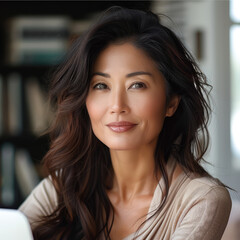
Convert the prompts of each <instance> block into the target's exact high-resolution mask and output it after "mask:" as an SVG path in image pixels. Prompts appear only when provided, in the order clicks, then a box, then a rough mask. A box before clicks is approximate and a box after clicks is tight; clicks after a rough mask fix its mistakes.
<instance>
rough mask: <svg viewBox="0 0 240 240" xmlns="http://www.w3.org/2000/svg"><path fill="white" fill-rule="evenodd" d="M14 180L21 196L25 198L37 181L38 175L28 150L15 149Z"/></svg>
mask: <svg viewBox="0 0 240 240" xmlns="http://www.w3.org/2000/svg"><path fill="white" fill-rule="evenodd" d="M15 172H16V181H17V183H18V186H19V189H20V192H21V194H22V197H23V198H26V197H27V196H28V195H29V194H30V193H31V191H32V190H33V189H34V187H35V186H36V185H37V184H38V183H39V181H40V179H39V175H38V173H37V171H36V168H35V165H34V163H33V162H32V159H31V156H30V154H29V152H28V151H27V150H25V149H17V150H16V153H15Z"/></svg>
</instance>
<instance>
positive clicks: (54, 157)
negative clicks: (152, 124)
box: [33, 7, 210, 240]
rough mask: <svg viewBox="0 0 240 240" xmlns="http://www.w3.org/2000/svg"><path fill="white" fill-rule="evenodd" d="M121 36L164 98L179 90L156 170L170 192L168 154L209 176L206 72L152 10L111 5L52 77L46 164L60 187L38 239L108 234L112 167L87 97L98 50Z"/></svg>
mask: <svg viewBox="0 0 240 240" xmlns="http://www.w3.org/2000/svg"><path fill="white" fill-rule="evenodd" d="M119 41H121V42H130V43H131V44H133V45H134V46H135V47H136V48H139V49H141V50H143V51H144V52H145V53H146V54H147V55H148V56H149V57H151V59H152V60H153V61H154V62H155V63H156V65H157V67H158V70H159V71H160V72H161V73H162V74H163V76H164V79H165V81H166V84H167V99H170V98H171V96H173V95H178V96H180V98H181V100H180V103H179V106H178V108H177V110H176V112H175V114H174V115H173V116H172V117H169V118H166V119H165V122H164V125H163V129H162V131H161V133H160V135H159V138H158V142H157V146H156V150H155V168H156V169H157V170H158V171H159V170H160V171H161V174H162V176H163V178H164V181H165V184H166V189H167V193H168V189H169V183H168V177H167V173H166V170H165V168H164V166H165V164H166V163H167V162H168V159H169V156H170V155H173V156H174V157H175V159H176V161H177V162H178V163H179V164H181V166H183V168H184V169H186V170H187V171H190V172H194V173H197V174H199V175H201V176H205V175H208V176H209V174H208V173H207V172H206V171H205V170H204V168H203V167H202V166H201V165H200V162H201V161H202V160H203V155H204V153H205V152H206V150H207V147H208V143H209V136H208V131H207V123H208V119H209V112H210V107H209V99H208V95H209V87H210V86H209V85H208V84H207V82H206V78H205V75H204V74H203V73H202V72H201V71H200V69H199V67H198V66H197V64H196V62H195V61H194V59H193V57H192V56H191V54H190V53H189V52H188V51H187V50H186V48H185V47H184V45H183V44H182V42H181V41H180V40H179V38H178V37H177V36H176V35H175V34H174V33H173V32H172V31H171V30H170V29H168V28H167V27H165V26H163V25H162V24H161V22H160V19H159V17H158V16H157V15H156V14H154V13H152V12H150V11H148V12H145V11H141V10H133V9H125V8H122V7H111V8H110V9H108V10H107V11H105V12H104V13H103V15H102V16H101V17H100V18H99V19H98V21H97V23H96V24H95V25H93V26H92V27H91V28H90V29H89V30H88V31H87V32H86V33H85V34H83V35H82V36H81V37H80V38H78V39H77V40H76V41H75V42H74V43H73V45H72V47H71V49H70V50H69V53H68V54H67V56H66V58H65V60H64V61H63V62H62V64H61V65H60V66H59V67H58V69H57V70H56V72H55V74H54V76H53V79H52V81H51V85H50V90H49V93H50V99H51V101H52V103H53V104H55V106H56V117H55V120H54V122H53V124H52V126H51V129H50V131H49V134H50V138H51V145H50V150H49V151H48V153H47V154H46V156H45V157H44V165H45V167H46V169H47V170H48V173H49V175H50V177H51V179H52V182H53V184H54V186H55V189H56V191H57V195H58V206H57V208H56V209H55V211H54V212H53V213H52V214H51V215H50V216H47V217H44V218H43V220H42V222H41V223H39V224H38V225H37V227H35V229H34V230H33V232H34V236H35V238H36V239H44V240H46V239H88V240H92V239H110V236H109V235H110V231H111V226H112V223H113V221H114V212H113V207H112V205H111V202H110V200H109V198H108V195H107V193H106V188H107V185H106V176H110V177H111V176H112V171H113V169H112V164H111V158H110V154H109V149H108V148H107V147H106V146H105V145H104V144H103V143H101V142H100V141H99V140H98V139H97V138H96V137H95V135H94V134H93V131H92V128H91V123H90V119H89V115H88V112H87V109H86V97H87V95H88V90H89V84H90V80H91V74H92V68H93V65H94V63H95V61H96V58H97V57H98V56H99V54H100V53H101V51H103V50H104V49H105V48H106V47H107V46H108V45H109V44H114V43H116V42H119ZM166 198H167V195H166V197H165V200H166ZM162 205H163V203H159V208H158V210H157V211H160V210H161V206H162Z"/></svg>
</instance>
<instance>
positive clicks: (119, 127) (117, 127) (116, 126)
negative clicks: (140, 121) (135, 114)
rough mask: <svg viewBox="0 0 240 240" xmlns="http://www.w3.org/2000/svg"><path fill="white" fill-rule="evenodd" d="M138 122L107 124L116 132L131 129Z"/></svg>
mask: <svg viewBox="0 0 240 240" xmlns="http://www.w3.org/2000/svg"><path fill="white" fill-rule="evenodd" d="M136 125H137V124H135V123H131V122H125V121H122V122H112V123H109V124H107V127H109V129H110V130H112V131H113V132H116V133H123V132H127V131H129V130H131V129H132V128H134V127H135V126H136Z"/></svg>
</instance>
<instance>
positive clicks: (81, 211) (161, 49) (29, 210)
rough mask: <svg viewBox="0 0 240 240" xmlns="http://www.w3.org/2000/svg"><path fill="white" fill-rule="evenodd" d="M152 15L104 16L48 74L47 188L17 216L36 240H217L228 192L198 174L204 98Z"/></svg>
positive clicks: (174, 41) (177, 45)
mask: <svg viewBox="0 0 240 240" xmlns="http://www.w3.org/2000/svg"><path fill="white" fill-rule="evenodd" d="M208 87H209V85H208V84H207V83H206V80H205V76H204V75H203V74H202V73H201V71H200V70H199V68H198V66H197V65H196V63H195V62H194V60H193V58H192V57H191V55H190V54H189V52H188V51H187V50H186V49H185V48H184V46H183V44H182V43H181V42H180V40H179V39H178V38H177V37H176V36H175V34H174V33H173V32H172V31H171V30H169V29H168V28H166V27H164V26H163V25H161V24H160V23H159V19H158V17H157V16H156V15H155V14H153V13H151V12H143V11H140V10H129V9H123V8H120V7H113V8H110V9H109V10H108V11H106V12H105V14H104V15H103V16H102V17H101V19H99V21H98V22H97V23H96V24H95V25H94V26H92V28H91V29H89V31H88V32H87V33H86V34H85V35H84V36H82V37H81V38H79V39H78V40H77V41H76V42H75V43H74V45H73V47H72V48H71V50H70V52H69V54H68V56H67V58H66V60H65V61H64V62H63V64H62V65H61V66H60V67H59V69H58V70H57V72H56V74H55V76H54V79H53V81H52V84H51V89H50V97H51V100H52V102H54V103H55V104H56V106H57V109H56V119H55V121H54V123H53V126H52V129H51V131H50V136H51V147H50V150H49V152H48V153H47V154H46V156H45V158H44V163H45V166H46V168H47V170H48V172H49V177H48V178H46V179H44V180H43V181H42V182H41V183H40V184H39V186H37V188H36V189H35V190H34V191H33V192H32V194H31V195H30V196H29V197H28V199H27V200H26V201H25V202H24V203H23V205H22V206H21V207H20V210H21V211H22V212H23V213H25V214H26V216H27V217H28V218H29V221H30V223H31V225H32V229H33V233H34V235H35V238H36V239H113V240H115V239H125V240H129V239H157V240H159V239H174V240H177V239H179V240H180V239H182V240H185V239H194V240H200V239H201V240H202V239H205V240H213V239H214V240H217V239H221V236H222V234H223V231H224V229H225V226H226V224H227V220H228V217H229V212H230V208H231V200H230V197H229V194H228V191H227V190H226V189H225V187H224V186H223V184H221V183H220V182H219V181H218V180H216V179H214V178H213V177H211V176H210V175H209V174H208V173H207V172H206V171H205V170H204V169H203V167H202V166H201V165H200V162H201V161H202V160H203V155H204V153H205V152H206V149H207V146H208V133H207V121H208V117H209V111H210V108H209V104H208V100H207V99H208V91H207V89H208Z"/></svg>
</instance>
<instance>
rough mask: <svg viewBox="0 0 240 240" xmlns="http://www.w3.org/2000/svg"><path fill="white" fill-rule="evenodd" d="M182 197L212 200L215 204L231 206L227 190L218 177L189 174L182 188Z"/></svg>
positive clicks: (194, 199)
mask: <svg viewBox="0 0 240 240" xmlns="http://www.w3.org/2000/svg"><path fill="white" fill-rule="evenodd" d="M183 193H184V194H183V198H184V199H186V198H191V199H192V200H193V201H199V200H200V199H203V200H208V201H210V202H211V201H213V202H215V204H217V203H219V204H225V206H231V198H230V195H229V192H228V190H227V189H226V187H224V186H223V185H222V184H221V183H220V181H219V180H218V179H215V178H211V177H197V176H195V175H194V174H190V175H189V176H188V179H187V184H186V186H185V189H184V190H183Z"/></svg>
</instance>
